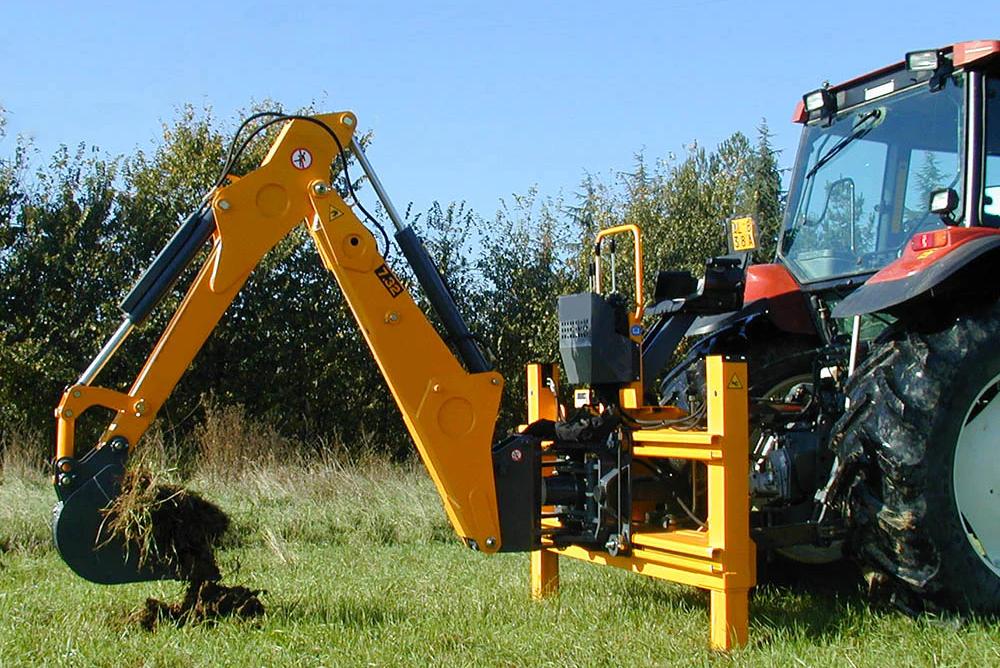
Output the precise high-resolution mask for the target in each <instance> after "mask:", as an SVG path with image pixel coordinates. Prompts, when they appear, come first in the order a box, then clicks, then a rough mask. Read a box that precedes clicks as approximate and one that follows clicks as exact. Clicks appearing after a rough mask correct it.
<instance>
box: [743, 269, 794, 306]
mask: <svg viewBox="0 0 1000 668" xmlns="http://www.w3.org/2000/svg"><path fill="white" fill-rule="evenodd" d="M789 292H799V284H798V283H796V282H795V279H794V278H792V275H791V274H790V273H788V269H786V268H785V267H784V265H780V264H752V265H750V266H749V267H747V277H746V289H745V290H744V291H743V301H744V302H745V303H747V304H749V303H750V302H754V301H757V300H758V299H765V298H767V297H777V296H778V295H784V294H787V293H789Z"/></svg>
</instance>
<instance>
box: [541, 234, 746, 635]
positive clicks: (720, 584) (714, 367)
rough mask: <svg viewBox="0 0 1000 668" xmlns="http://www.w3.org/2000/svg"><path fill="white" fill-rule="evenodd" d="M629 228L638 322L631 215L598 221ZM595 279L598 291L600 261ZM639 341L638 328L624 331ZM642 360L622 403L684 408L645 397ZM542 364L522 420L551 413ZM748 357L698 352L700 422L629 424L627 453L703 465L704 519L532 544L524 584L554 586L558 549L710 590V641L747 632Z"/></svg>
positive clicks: (641, 414)
mask: <svg viewBox="0 0 1000 668" xmlns="http://www.w3.org/2000/svg"><path fill="white" fill-rule="evenodd" d="M623 233H629V234H631V235H632V237H633V241H634V253H635V296H636V308H635V311H634V312H632V313H629V327H630V330H632V326H633V325H641V322H642V314H643V294H644V293H643V262H642V258H643V251H642V234H641V232H640V230H639V228H638V227H637V226H635V225H619V226H617V227H611V228H608V229H605V230H601V231H600V232H599V233H598V235H597V243H600V241H601V240H602V239H604V238H605V237H610V236H613V235H617V234H623ZM596 269H597V270H596V272H595V281H594V287H595V290H597V292H600V291H601V288H602V285H601V271H600V262H599V261H598V262H597V268H596ZM630 335H631V337H632V339H633V341H635V342H636V343H637V344H639V343H641V341H642V337H641V335H637V334H635V331H630ZM641 373H642V370H641V369H640V378H639V380H638V381H637V382H635V383H630V384H629V385H627V386H625V387H624V388H623V389H622V390H621V392H620V395H621V396H620V403H621V406H622V408H623V409H624V410H625V412H626V413H629V414H631V415H632V416H633V417H636V418H643V419H645V420H657V419H659V420H667V419H672V418H677V417H679V416H680V415H682V414H683V413H682V412H681V411H680V410H679V409H677V408H675V407H669V406H668V407H660V406H656V407H648V406H643V405H642V401H641V397H642V387H643V384H642V375H641ZM542 374H543V371H542V367H541V366H540V365H535V364H532V365H529V366H528V420H529V422H533V421H534V420H537V419H541V418H546V419H551V420H554V419H556V415H557V413H558V406H557V404H556V402H555V400H554V398H552V397H551V396H550V393H549V394H547V393H546V389H545V387H544V383H543V378H542ZM746 374H747V372H746V364H745V363H743V362H733V361H727V360H724V359H723V358H721V357H718V356H713V357H709V358H707V360H706V380H707V395H708V396H707V400H708V407H707V427H706V429H705V430H704V431H680V430H676V429H669V428H662V429H648V430H634V431H632V432H631V441H632V455H633V456H634V457H644V458H653V459H655V458H672V459H689V460H694V461H698V462H702V463H703V464H705V465H706V467H707V470H708V521H707V523H706V527H705V530H704V531H692V530H669V529H666V530H665V529H662V528H653V527H648V526H644V525H641V524H639V525H637V526H636V528H635V529H634V530H633V533H632V536H631V548H632V549H631V550H630V551H629V552H628V554H623V555H620V556H611V555H610V554H608V553H606V552H598V551H593V550H587V549H585V548H583V547H579V546H573V547H563V548H555V547H544V548H543V549H541V550H538V551H535V552H532V554H531V562H530V568H531V593H532V596H533V597H534V598H544V597H545V596H549V595H551V594H554V593H555V592H556V591H558V587H559V556H565V557H572V558H574V559H581V560H584V561H589V562H592V563H598V564H605V565H609V566H616V567H618V568H623V569H626V570H630V571H633V572H636V573H642V574H644V575H649V576H651V577H655V578H660V579H663V580H670V581H673V582H679V583H682V584H688V585H693V586H695V587H700V588H703V589H707V590H709V591H710V592H711V594H710V596H711V603H710V607H711V614H710V616H711V632H710V644H711V646H712V647H713V648H716V649H722V650H728V649H730V648H732V647H734V646H737V645H742V644H744V643H746V641H747V632H748V625H749V619H748V617H749V613H748V605H749V604H748V600H747V592H748V591H749V589H750V587H752V586H753V585H754V583H755V581H756V557H755V546H754V543H753V541H752V540H751V539H750V493H749V478H748V476H749V467H750V462H749V443H748V439H749V435H748V429H749V419H748V402H747V391H746V387H747V375H746Z"/></svg>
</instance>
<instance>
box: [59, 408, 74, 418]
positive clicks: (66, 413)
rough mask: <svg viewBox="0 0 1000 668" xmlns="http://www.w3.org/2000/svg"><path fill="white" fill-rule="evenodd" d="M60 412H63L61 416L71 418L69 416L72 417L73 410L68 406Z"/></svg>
mask: <svg viewBox="0 0 1000 668" xmlns="http://www.w3.org/2000/svg"><path fill="white" fill-rule="evenodd" d="M62 414H63V417H68V418H71V417H73V410H72V409H70V408H67V409H65V410H63V412H62Z"/></svg>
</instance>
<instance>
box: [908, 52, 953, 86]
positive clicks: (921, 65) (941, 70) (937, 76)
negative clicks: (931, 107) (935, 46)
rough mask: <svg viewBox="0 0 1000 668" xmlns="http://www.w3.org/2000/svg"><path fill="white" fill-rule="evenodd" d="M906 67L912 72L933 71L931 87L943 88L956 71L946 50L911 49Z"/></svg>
mask: <svg viewBox="0 0 1000 668" xmlns="http://www.w3.org/2000/svg"><path fill="white" fill-rule="evenodd" d="M906 69H908V70H910V71H911V72H932V75H931V79H930V88H931V90H932V91H935V90H941V88H942V87H943V86H944V82H945V81H946V80H947V79H948V77H950V76H951V75H952V72H954V71H955V66H954V65H953V64H952V62H951V58H949V57H948V55H947V54H946V53H945V52H944V51H937V50H930V51H910V52H909V53H908V54H906Z"/></svg>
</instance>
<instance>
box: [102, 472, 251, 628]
mask: <svg viewBox="0 0 1000 668" xmlns="http://www.w3.org/2000/svg"><path fill="white" fill-rule="evenodd" d="M105 517H106V530H107V531H108V532H109V533H110V534H111V535H113V536H118V537H121V538H122V539H124V541H125V543H126V545H127V546H128V547H129V549H136V550H138V554H139V560H140V562H141V563H143V564H155V565H156V568H157V570H161V571H162V572H164V573H165V574H166V575H167V576H168V577H169V578H171V579H175V580H182V581H186V582H187V583H188V588H187V592H186V593H185V595H184V599H183V600H182V601H181V602H180V603H165V602H163V601H160V600H157V599H155V598H148V599H146V604H145V606H144V607H143V608H140V609H139V610H136V611H135V613H133V614H132V615H131V617H130V621H133V622H135V623H137V624H139V625H140V626H142V627H143V628H145V629H148V630H150V631H151V630H153V629H154V628H155V627H156V625H157V624H158V623H159V622H162V621H169V622H172V623H173V624H175V625H177V626H184V625H185V624H191V623H199V622H210V621H212V620H215V619H219V618H222V617H240V618H245V619H247V618H253V617H258V616H260V615H262V614H264V605H263V604H262V603H261V602H260V598H259V595H260V594H261V593H262V591H261V590H252V589H247V588H246V587H242V586H234V587H229V586H226V585H223V584H220V583H219V580H220V579H221V577H222V575H221V573H220V571H219V565H218V563H217V562H216V559H215V546H216V544H217V543H218V541H219V540H220V539H221V538H222V536H223V535H224V534H225V532H226V530H227V529H228V528H229V517H228V516H227V515H226V513H225V512H223V511H222V509H221V508H219V507H218V506H216V505H215V504H214V503H211V502H209V501H206V500H205V499H203V498H202V497H201V496H199V495H198V494H195V493H194V492H190V491H188V490H186V489H184V488H183V487H181V486H180V485H174V484H170V483H166V482H162V481H161V480H159V479H158V476H157V474H155V473H154V472H152V471H151V470H149V469H148V468H146V467H144V466H137V467H133V468H132V469H130V470H128V471H127V472H126V473H125V475H124V477H123V478H122V483H121V492H120V494H119V495H118V497H117V498H116V499H115V501H114V503H112V504H111V506H109V507H108V509H107V510H106V511H105Z"/></svg>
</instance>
